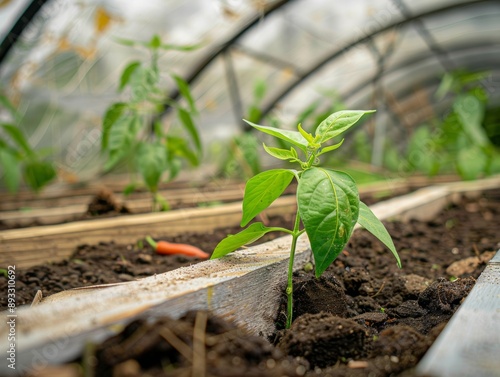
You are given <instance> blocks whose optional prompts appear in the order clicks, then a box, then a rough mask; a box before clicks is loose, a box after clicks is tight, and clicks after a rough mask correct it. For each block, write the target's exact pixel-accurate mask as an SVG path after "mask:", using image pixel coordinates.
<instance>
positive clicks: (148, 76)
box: [101, 35, 202, 210]
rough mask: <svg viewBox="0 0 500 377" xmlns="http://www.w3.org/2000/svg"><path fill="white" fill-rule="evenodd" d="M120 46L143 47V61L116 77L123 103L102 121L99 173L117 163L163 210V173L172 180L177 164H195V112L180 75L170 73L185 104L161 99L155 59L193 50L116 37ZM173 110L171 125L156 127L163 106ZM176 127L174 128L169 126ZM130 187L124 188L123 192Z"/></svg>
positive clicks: (198, 144)
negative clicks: (160, 188) (138, 180)
mask: <svg viewBox="0 0 500 377" xmlns="http://www.w3.org/2000/svg"><path fill="white" fill-rule="evenodd" d="M119 43H121V44H124V45H126V46H131V47H137V48H140V49H145V50H146V54H145V56H149V59H145V60H144V61H134V62H132V63H130V64H128V65H127V66H126V67H125V68H124V70H123V72H122V75H121V77H120V83H119V91H120V92H121V91H125V90H127V92H126V94H127V98H128V99H127V100H126V101H123V102H117V103H114V104H112V105H111V106H110V107H109V108H108V109H107V111H106V114H105V115H104V119H103V125H102V128H103V131H102V140H101V147H102V150H103V152H105V153H107V155H108V159H107V162H106V164H105V166H104V170H106V171H109V170H111V169H113V168H115V167H116V166H117V165H118V164H119V163H120V162H124V163H127V166H128V167H129V169H130V170H132V171H134V172H135V171H137V172H139V173H140V175H141V176H142V180H143V182H144V184H145V185H146V187H147V188H148V190H149V191H150V192H151V197H152V202H153V210H167V209H168V208H169V205H168V202H167V201H166V200H165V199H164V198H163V197H162V196H161V195H160V194H159V192H158V186H159V184H160V182H161V181H162V179H164V176H165V175H166V173H167V172H168V180H173V179H174V178H175V177H176V176H177V174H178V173H179V171H180V169H181V167H182V161H187V162H188V163H189V164H191V165H192V166H198V164H199V161H200V157H201V153H202V145H201V140H200V136H199V134H198V130H197V128H196V125H195V122H194V116H196V115H197V113H198V112H197V109H196V106H195V102H194V99H193V97H192V95H191V91H190V88H189V85H188V83H187V82H186V81H184V80H183V79H182V78H181V77H180V76H178V75H175V74H173V73H172V74H171V75H170V76H171V79H172V82H173V83H175V86H176V87H177V89H178V91H179V93H180V94H181V96H182V97H183V99H184V101H185V103H186V105H181V104H179V102H176V101H174V100H173V99H171V98H168V97H167V96H165V94H164V93H165V88H164V87H163V85H162V81H163V78H162V77H161V73H162V72H160V64H159V58H160V55H161V54H162V53H166V52H169V51H172V50H176V51H191V50H193V49H195V48H197V47H198V46H179V45H171V44H165V43H163V42H162V41H161V39H160V37H159V36H158V35H155V36H153V37H152V38H151V40H150V41H148V42H140V41H131V40H124V39H120V40H119ZM167 105H168V106H170V107H171V108H172V109H174V110H175V111H176V115H177V122H175V123H173V124H162V123H161V122H160V121H159V120H158V119H159V118H160V115H161V112H162V110H163V108H164V107H165V106H167ZM177 124H179V125H180V126H181V127H180V128H179V129H175V128H174V125H177ZM134 188H135V185H129V186H127V189H126V192H127V193H130V192H132V191H133V190H134Z"/></svg>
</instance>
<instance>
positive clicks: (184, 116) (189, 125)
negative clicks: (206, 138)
mask: <svg viewBox="0 0 500 377" xmlns="http://www.w3.org/2000/svg"><path fill="white" fill-rule="evenodd" d="M177 114H178V117H179V119H180V121H181V122H182V124H183V125H184V127H185V128H186V130H187V132H188V133H189V135H190V136H191V140H193V142H194V145H195V147H196V149H197V150H198V152H201V150H202V147H201V141H200V136H199V135H198V130H197V129H196V126H195V124H194V122H193V118H191V114H190V113H189V112H188V111H186V110H185V109H183V108H182V107H180V108H179V109H177Z"/></svg>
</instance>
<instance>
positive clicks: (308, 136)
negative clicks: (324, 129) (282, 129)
mask: <svg viewBox="0 0 500 377" xmlns="http://www.w3.org/2000/svg"><path fill="white" fill-rule="evenodd" d="M297 128H298V130H299V132H300V134H301V135H302V136H303V137H304V139H306V140H307V142H308V143H309V144H314V137H313V135H311V134H310V133H308V132H306V131H304V129H303V128H302V126H301V124H300V123H299V124H298V126H297Z"/></svg>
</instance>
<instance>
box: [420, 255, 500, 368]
mask: <svg viewBox="0 0 500 377" xmlns="http://www.w3.org/2000/svg"><path fill="white" fill-rule="evenodd" d="M418 373H420V374H422V375H425V376H439V377H469V376H474V377H499V376H500V251H498V252H497V253H496V255H495V257H494V258H493V259H492V260H491V261H490V262H489V264H488V266H486V268H485V270H484V271H483V273H482V274H481V276H480V277H479V279H478V280H477V282H476V284H475V285H474V288H473V289H472V291H471V292H470V293H469V295H468V296H467V298H466V299H465V301H464V302H463V304H462V305H461V306H460V308H459V309H458V311H457V312H456V313H455V315H454V316H453V318H452V319H451V320H450V322H448V325H447V326H446V327H445V329H444V330H443V332H442V333H441V334H440V335H439V337H438V338H437V340H436V341H435V342H434V344H433V345H432V347H431V348H430V350H429V351H428V352H427V354H426V355H425V356H424V358H423V359H422V361H421V362H420V364H419V365H418Z"/></svg>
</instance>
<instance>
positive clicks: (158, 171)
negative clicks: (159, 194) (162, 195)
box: [136, 142, 167, 192]
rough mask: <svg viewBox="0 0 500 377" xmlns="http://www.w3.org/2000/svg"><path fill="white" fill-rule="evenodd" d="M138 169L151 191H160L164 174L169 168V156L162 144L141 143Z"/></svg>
mask: <svg viewBox="0 0 500 377" xmlns="http://www.w3.org/2000/svg"><path fill="white" fill-rule="evenodd" d="M136 153H137V154H136V159H137V169H138V171H139V173H140V174H141V175H142V179H143V180H144V183H145V184H146V186H147V187H148V189H149V191H151V192H156V191H158V184H159V182H160V179H161V176H162V174H163V172H164V171H165V170H166V168H167V155H166V153H165V146H164V145H163V144H162V143H159V142H154V143H144V142H143V143H141V144H139V146H138V148H137V152H136Z"/></svg>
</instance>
